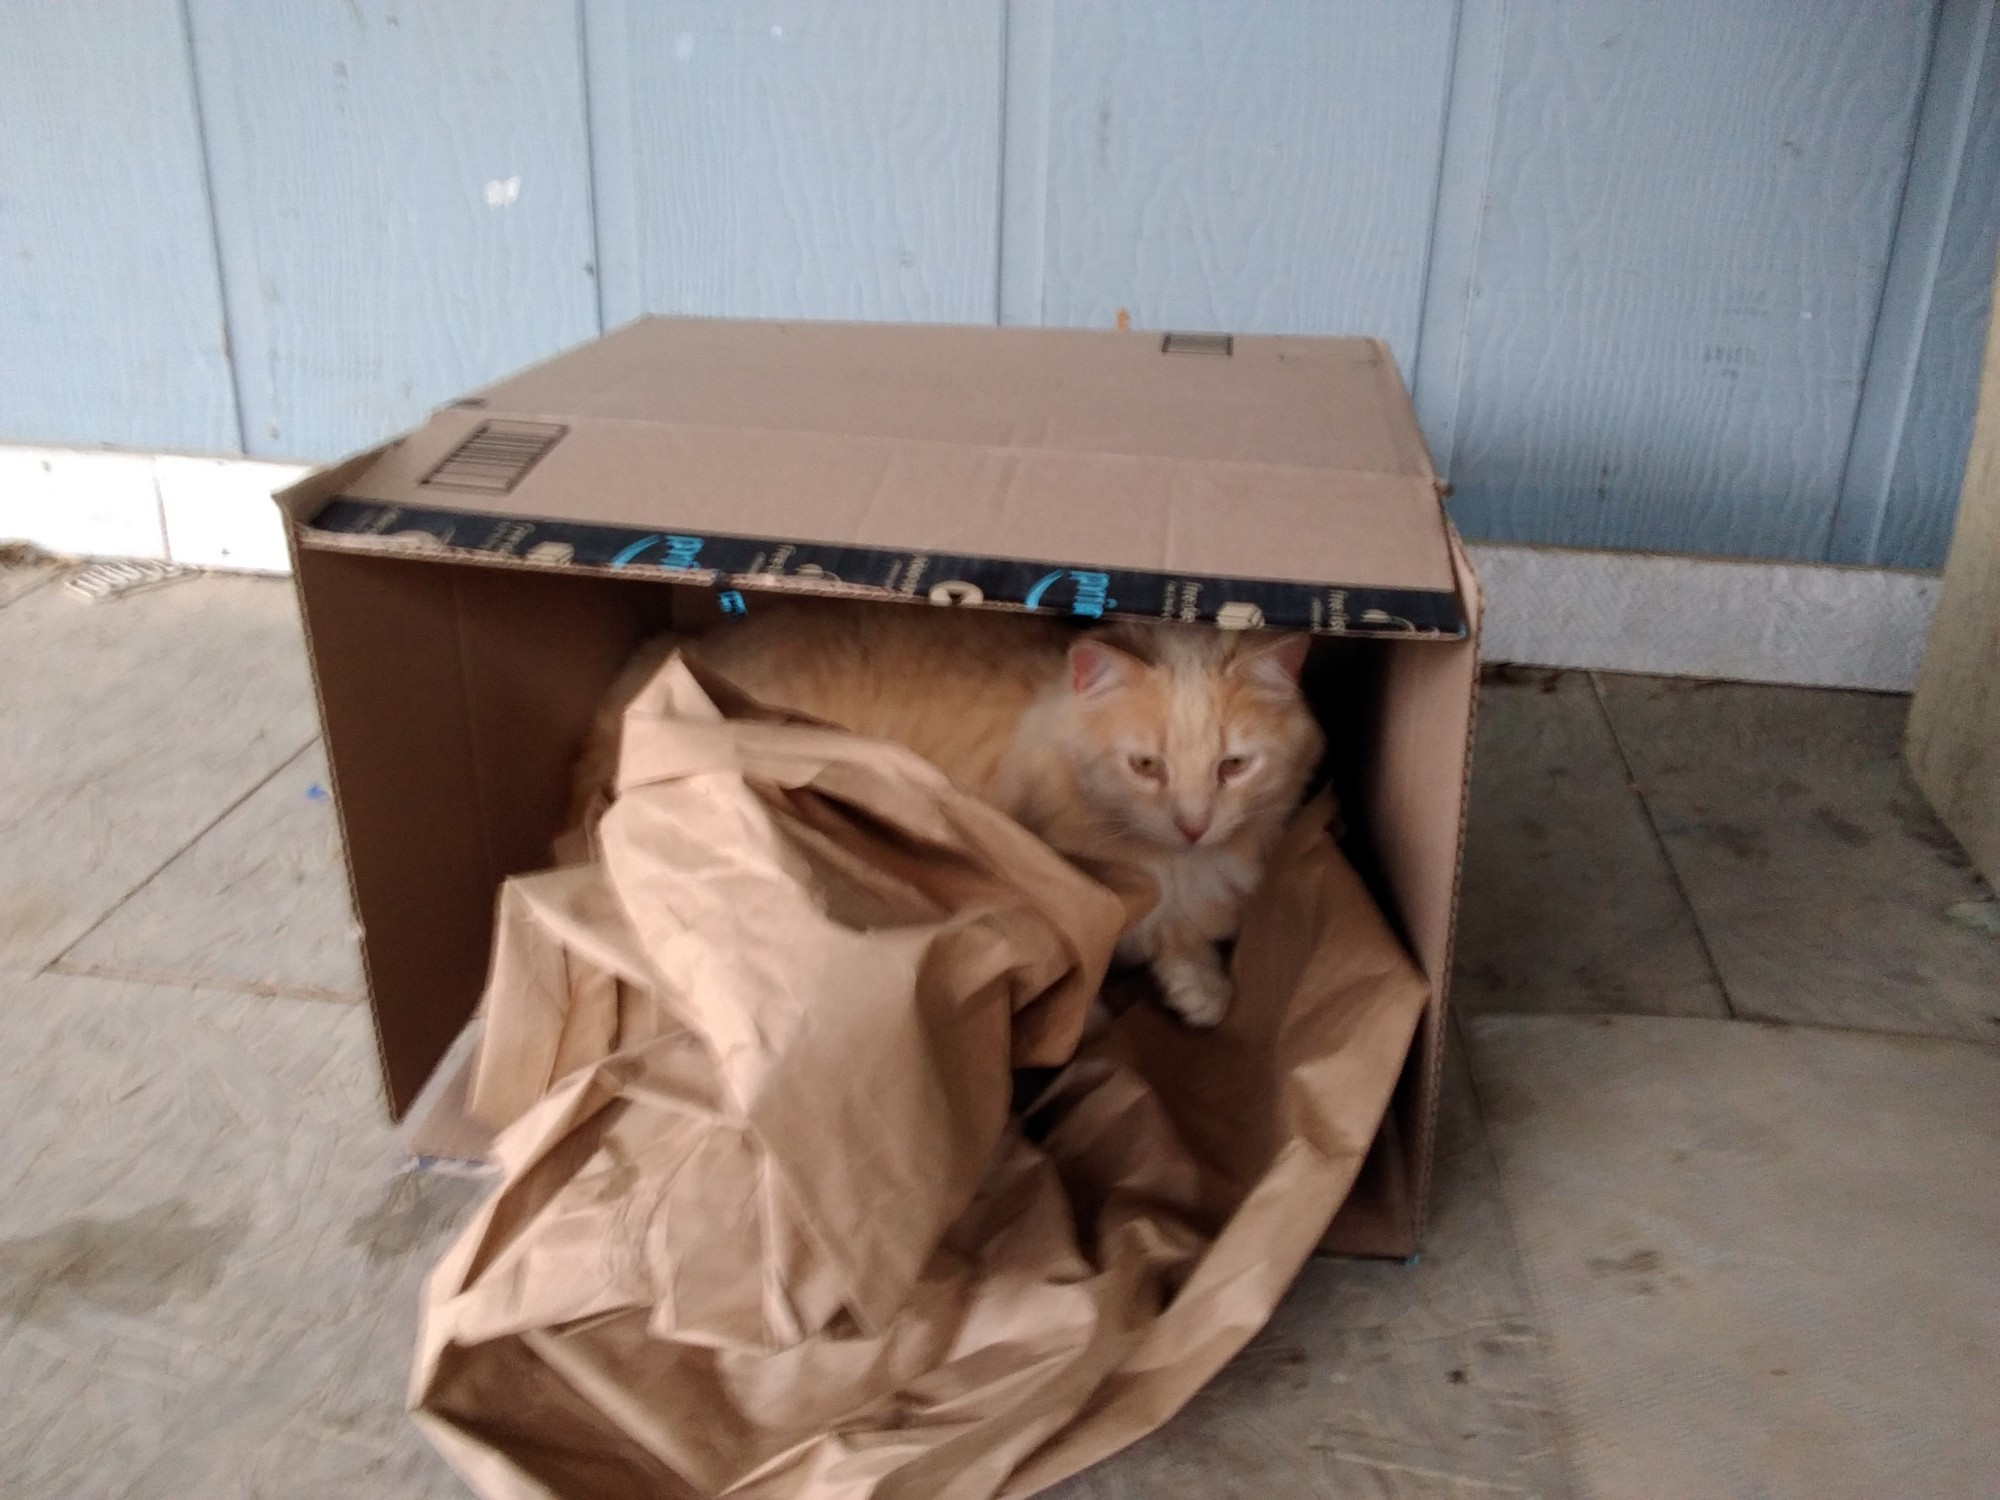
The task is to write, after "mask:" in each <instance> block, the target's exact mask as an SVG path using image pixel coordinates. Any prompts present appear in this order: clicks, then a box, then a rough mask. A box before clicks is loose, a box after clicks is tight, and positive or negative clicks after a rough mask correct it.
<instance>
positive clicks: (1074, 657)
mask: <svg viewBox="0 0 2000 1500" xmlns="http://www.w3.org/2000/svg"><path fill="white" fill-rule="evenodd" d="M1145 670H1146V664H1145V663H1144V662H1142V661H1140V660H1139V658H1138V657H1136V656H1134V655H1132V653H1131V652H1129V651H1120V650H1119V649H1118V648H1117V647H1116V646H1114V645H1112V644H1111V643H1110V642H1109V641H1107V640H1105V639H1103V638H1102V637H1100V636H1094V635H1083V636H1078V637H1077V638H1076V640H1075V641H1074V642H1073V643H1071V645H1070V648H1069V685H1070V687H1071V688H1073V689H1074V690H1075V691H1076V692H1077V693H1079V694H1081V695H1082V696H1084V697H1090V696H1092V695H1094V694H1097V693H1108V692H1111V691H1113V690H1115V689H1117V688H1121V687H1130V686H1131V685H1132V684H1133V683H1135V682H1137V681H1138V680H1139V674H1140V673H1141V672H1144V671H1145Z"/></svg>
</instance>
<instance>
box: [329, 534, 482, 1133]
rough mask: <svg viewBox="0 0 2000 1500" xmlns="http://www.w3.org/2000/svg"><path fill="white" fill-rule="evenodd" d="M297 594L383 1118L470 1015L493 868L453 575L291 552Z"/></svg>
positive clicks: (419, 566) (418, 566)
mask: <svg viewBox="0 0 2000 1500" xmlns="http://www.w3.org/2000/svg"><path fill="white" fill-rule="evenodd" d="M295 564H296V566H297V569H298V573H297V579H298V588H299V596H300V599H301V601H302V604H303V608H304V613H305V623H306V632H307V638H308V641H309V643H310V646H311V651H312V659H313V676H314V681H315V684H316V686H317V688H318V691H319V699H320V713H321V716H322V722H323V725H324V731H325V736H326V748H327V758H328V761H329V764H330V767H331V770H332V775H333V786H334V798H335V802H336V805H337V806H338V808H339V812H340V821H341V832H342V835H343V837H344V839H345V842H346V846H347V865H348V879H349V881H350V884H351V888H352V891H353V897H354V908H355V914H356V916H357V917H358V918H359V919H360V923H361V928H362V958H363V961H364V963H365V965H366V970H367V975H368V991H369V998H370V1004H371V1005H372V1006H373V1007H374V1014H375V1028H376V1035H377V1038H378V1040H379V1042H380V1045H381V1053H382V1068H383V1077H384V1081H385V1083H386V1085H387V1089H388V1096H389V1105H390V1109H391V1111H392V1112H393V1113H394V1114H396V1115H397V1116H400V1115H401V1114H402V1113H403V1111H404V1110H405V1109H407V1108H408V1107H409V1104H410V1101H411V1100H413V1099H414V1098H415V1097H416V1095H417V1091H418V1090H419V1089H420V1088H421V1087H422V1086H423V1082H424V1079H425V1078H426V1077H427V1076H428V1075H429V1073H430V1070H431V1068H432V1067H433V1065H435V1063H436V1062H437V1060H438V1058H439V1057H440V1056H442V1055H443V1053H444V1050H445V1048H446V1047H448V1046H449V1045H450V1043H451V1040H452V1038H453V1037H454V1036H455V1035H457V1033H458V1031H459V1028H460V1027H462V1026H463V1025H464V1024H465V1021H466V1018H467V1017H468V1016H469V1015H471V1013H472V1009H473V1006H474V1005H475V1004H476V1003H477V1001H478V998H479V992H480V987H481V985H482V983H483V980H484V976H485V972H486V948H487V942H488V937H489V933H490V930H491V926H492V913H493V898H494V885H495V881H496V879H497V870H496V867H495V864H494V859H493V854H492V851H491V849H490V848H489V847H488V843H487V838H486V830H485V828H484V827H483V820H482V817H481V811H480V805H479V792H478V780H477V777H476V775H475V774H474V765H473V760H472V739H471V733H470V727H469V724H468V721H467V714H466V707H465V690H464V668H463V663H462V660H461V657H460V652H459V638H458V626H457V606H456V598H455V588H454V581H453V577H452V573H453V570H451V569H448V568H442V567H438V566H436V565H435V564H426V563H423V562H420V561H405V560H402V559H395V558H381V557H360V556H354V555H350V554H343V553H338V552H325V551H319V550H316V549H313V548H305V547H301V548H298V549H296V552H295Z"/></svg>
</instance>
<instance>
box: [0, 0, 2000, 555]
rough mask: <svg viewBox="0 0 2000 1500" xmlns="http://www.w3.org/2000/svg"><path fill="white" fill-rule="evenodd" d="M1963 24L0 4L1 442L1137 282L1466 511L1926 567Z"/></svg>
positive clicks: (437, 384) (1972, 83) (1110, 302)
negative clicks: (1409, 429) (671, 340)
mask: <svg viewBox="0 0 2000 1500" xmlns="http://www.w3.org/2000/svg"><path fill="white" fill-rule="evenodd" d="M1995 8H1996V0H1819V3H1817V4H1815V5H1812V6H1798V5H1792V4H1787V3H1783V0H1759V3H1751V0H1676V3H1674V4H1671V5H1662V4H1646V3H1643V0H1410V3H1405V4H1398V5H1394V6H1390V5H1380V4H1373V3H1366V0H1322V3H1313V4H1308V3H1306V0H1255V3H1241V4H1229V5H1223V4H1218V3H1213V0H1156V3H1151V4H1146V3H1140V0H1122V3H1111V0H1094V3H1092V4H1089V5H1077V4H1068V3H1064V0H871V3H865V4H864V3H854V4H842V5H833V4H826V3H815V0H423V3H417V0H233V3H232V0H186V4H185V5H182V4H177V3H175V0H104V3H102V4H99V5H93V6H88V7H86V6H55V5H44V4H39V3H30V0H0V28H3V29H0V38H3V39H4V46H0V340H4V344H5V349H6V357H5V358H4V359H0V440H16V441H19V440H40V441H71V442H105V443H111V444H114V445H122V446H130V447H138V448H161V447H164V448H194V449H217V450H227V449H231V448H234V447H236V446H237V445H238V440H239V430H238V426H239V414H240V422H241V427H242V432H241V437H242V438H243V440H245V441H246V442H247V446H248V449H249V451H251V452H254V453H259V454H269V455H275V456H296V457H304V458H326V457H331V456H333V455H336V454H338V453H340V452H342V451H344V450H347V449H350V448H352V447H355V446H358V445H360V444H363V443H367V442H371V441H374V440H376V439H378V438H379V437H381V436H383V435H385V434H387V433H390V432H393V431H396V430H398V429H400V428H402V427H404V426H406V425H408V424H409V423H411V422H413V421H415V420H417V419H418V418H420V417H421V415H422V414H423V412H424V411H425V410H426V409H427V408H428V407H429V406H430V405H432V404H434V403H435V402H437V401H439V400H442V399H448V398H449V397H451V396H453V395H456V394H458V393H459V392H461V391H463V390H464V389H466V388H467V387H469V386H471V385H474V384H476V383H478V382H480V381H482V380H485V379H487V378H490V377H493V376H496V375H499V374H501V373H503V372H505V371H508V370H511V369H513V368H516V367H518V366H519V365H521V364H524V363H526V362H528V361H530V360H533V359H535V358H538V357H540V356H543V355H546V354H548V353H550V352H553V351H554V350H556V349H559V348H561V347H564V346H565V345H567V344H570V343H573V342H575V341H577V340H579V339H582V338H586V337H588V336H590V335H591V334H592V333H594V332H596V331H597V329H598V328H599V327H600V326H605V325H607V324H610V323H616V322H621V321H623V320H625V319H627V318H629V317H632V316H634V315H636V314H638V313H641V312H644V311H671V312H703V313H728V314H739V315H786V316H811V317H859V318H894V319H921V320H933V319H935V320H954V321H969V322H983V321H988V320H991V319H994V318H996V317H999V318H1001V319H1003V320H1005V321H1009V322H1049V323H1060V324H1082V325H1098V326H1104V325H1109V324H1111V323H1112V322H1113V321H1114V320H1115V319H1116V318H1117V315H1118V313H1119V311H1120V310H1121V309H1123V310H1126V311H1127V312H1129V314H1130V315H1131V317H1132V318H1133V320H1134V321H1135V322H1137V323H1139V324H1141V325H1155V326H1172V327H1184V328H1204V327H1208V328H1228V329H1238V330H1288V331H1301V332H1346V331H1368V332H1373V333H1378V334H1381V335H1384V336H1385V337H1387V338H1388V339H1389V341H1390V343H1391V345H1392V347H1393V348H1394V349H1395V351H1396V354H1397V357H1398V359H1399V361H1400V362H1401V363H1402V365H1403V367H1404V370H1405V373H1406V374H1408V375H1410V376H1411V377H1412V383H1413V385H1414V386H1415V390H1416V396H1417V401H1418V407H1419V410H1420V412H1421V414H1422V416H1423V417H1424V420H1425V422H1426V425H1427V427H1428V429H1429V431H1430V433H1431V436H1432V439H1433V442H1434V445H1435V446H1436V448H1437V450H1438V454H1439V458H1440V460H1441V461H1442V462H1443V463H1444V464H1445V466H1446V467H1447V469H1448V471H1449V472H1450V473H1451V475H1452V477H1453V478H1454V480H1455V481H1456V483H1457V485H1458V491H1459V493H1458V496H1457V498H1456V500H1455V502H1454V504H1455V509H1456V511H1457V514H1458V517H1459V519H1460V521H1461V524H1462V525H1464V527H1465V529H1466V530H1467V531H1468V532H1469V533H1470V534H1473V535H1475V536H1487V537H1505V538H1515V539H1520V540H1532V541H1542V542H1556V543H1566V544H1571V545H1585V546H1625V547H1649V548H1658V549H1663V550H1687V551H1699V552H1711V553H1732V552H1733V553H1739V554H1749V555H1766V556H1788V557H1802V558H1817V557H1826V556H1831V557H1833V558H1835V559H1836V560H1841V561H1857V562H1873V561H1880V562H1888V563H1893V564H1902V565H1912V566H1930V565H1934V564H1935V563H1936V562H1937V561H1938V560H1939V559H1940V558H1941V557H1942V555H1943V551H1944V548H1945V546H1946V543H1947V540H1948V538H1949V534H1950V527H1951V520H1952V516H1953V513H1954V511H1955V507H1956V499H1957V488H1958V483H1959V478H1960V474H1961V471H1962V467H1963V462H1964V455H1965V449H1966V445H1967V441H1968V437H1969V433H1970V428H1971V418H1972V411H1973V407H1974V404H1975V401H1976V396H1977V383H1978V372H1979V353H1980V347H1981V332H1982V325H1983V320H1984V315H1985V310H1986V307H1987V304H1988V300H1989V297H1990V292H1991V279H1990V278H1991V274H1992V266H1993V253H1994V242H1995V239H1996V237H2000V23H1996V21H1995ZM1933 38H1935V46H1933ZM190 42H191V44H192V54H191V55H190ZM1982 49H1983V50H1982ZM1927 68H1928V71H1927ZM1920 122H1921V123H1920ZM218 266H219V271H218ZM225 309H226V314H227V316H226V318H225ZM232 350H233V356H234V357H233V366H232V358H231V354H232ZM232 376H233V378H234V383H233V387H232Z"/></svg>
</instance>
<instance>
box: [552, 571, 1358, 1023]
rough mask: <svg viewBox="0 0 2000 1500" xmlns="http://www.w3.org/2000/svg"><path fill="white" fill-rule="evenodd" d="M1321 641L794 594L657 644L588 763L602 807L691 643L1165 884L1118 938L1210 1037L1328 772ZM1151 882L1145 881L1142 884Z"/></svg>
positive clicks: (624, 689) (605, 715)
mask: <svg viewBox="0 0 2000 1500" xmlns="http://www.w3.org/2000/svg"><path fill="white" fill-rule="evenodd" d="M1306 645H1307V641H1306V638H1305V637H1303V636H1298V635H1270V634H1261V633H1259V634H1242V633H1225V632H1222V631H1218V630H1215V629H1213V628H1210V627H1206V626H1171V625H1162V626H1127V625H1120V626H1112V627H1109V628H1106V629H1101V630H1092V631H1090V632H1089V633H1087V634H1081V635H1079V634H1077V633H1076V632H1074V631H1073V630H1070V629H1066V628H1064V627H1063V626H1061V625H1059V624H1056V623H1054V622H1052V621H1048V620H1041V619H1034V618H1028V617H1023V616H1018V615H1002V614H995V613H989V612H983V611H970V610H953V611H949V612H947V611H943V610H938V609H918V608H913V607H873V608H861V609H855V608H839V607H826V606H823V605H814V604H810V603H803V602H794V603H784V604H775V605H770V606H767V607H765V608H764V609H762V610H760V611H759V612H758V613H756V614H753V615H752V616H750V617H749V618H748V619H745V620H740V621H732V622H728V623H725V624H722V625H719V626H716V627H714V628H713V629H712V630H711V631H710V632H708V633H707V634H705V635H703V636H701V637H699V638H697V639H695V640H693V641H688V640H685V639H674V638H665V639H662V640H659V641H656V642H653V643H652V644H650V645H649V646H648V647H646V648H645V649H643V650H642V651H641V652H640V654H639V656H638V657H637V658H636V659H635V660H634V662H633V663H632V665H631V666H630V667H628V668H627V669H626V672H625V674H624V675H623V676H622V677H621V678H620V679H619V683H618V685H617V686H616V687H614V688H613V690H612V692H611V694H610V696H609V698H608V700H607V702H606V705H605V708H604V710H603V712H602V714H601V715H600V717H599V721H598V724H597V727H596V729H595V731H594V732H593V736H592V741H591V744H590V745H589V746H588V747H587V748H586V752H585V755H584V760H583V764H582V766H581V767H580V769H579V787H578V791H579V797H580V802H579V806H586V805H589V803H590V801H591V799H593V798H599V799H601V797H602V795H603V789H604V788H605V787H606V786H608V784H609V782H610V779H611V772H612V768H613V766H614V765H615V762H616V753H617V732H618V720H619V715H621V714H622V713H623V711H624V707H625V705H626V704H627V703H628V702H630V701H631V699H632V697H633V696H634V694H636V693H637V692H638V690H639V688H640V687H641V686H642V685H643V684H644V683H645V681H646V679H647V678H648V677H650V676H651V675H652V673H653V671H654V670H655V669H657V667H658V666H659V664H660V662H661V661H662V660H663V659H664V658H665V656H666V655H667V654H668V653H669V652H670V651H671V650H673V649H674V648H675V647H676V646H685V647H687V649H688V650H689V652H690V654H691V655H693V656H694V657H696V658H697V659H698V660H699V661H701V662H702V663H703V664H704V665H706V666H707V667H709V668H711V669H712V670H714V671H715V672H717V673H719V674H720V675H721V676H723V677H725V678H727V679H728V680H729V681H730V682H732V683H734V684H735V685H736V686H738V687H740V688H741V689H743V691H745V692H746V693H748V694H750V696H752V697H753V698H756V699H758V700H760V701H762V702H764V703H768V704H771V705H772V706H774V707H778V708H785V709H790V710H793V711H795V712H799V713H805V714H810V715H812V716H813V717H815V718H819V719H824V720H826V721H828V722H830V723H833V724H838V725H840V726H841V727H843V728H846V729H849V730H852V731H854V732H855V733H857V734H863V735H868V736H870V737H871V738H877V739H888V740H896V741H899V742H901V743H902V744H904V745H907V746H909V747H910V748H911V749H913V750H915V751H916V752H917V753H918V754H920V755H922V756H924V757H925V758H926V759H928V760H930V761H931V762H932V763H933V764H935V765H936V766H938V767H939V768H940V769H941V770H943V771H944V772H945V774H947V775H948V776H950V777H951V778H952V779H953V780H954V781H955V782H957V783H958V784H959V785H960V786H961V787H963V788H965V789H966V790H967V791H970V792H972V793H974V794H976V795H978V796H980V797H983V798H985V799H986V800H987V801H989V802H992V803H993V804H995V805H996V806H998V807H1000V808H1001V809H1003V810H1004V811H1006V812H1007V813H1009V814H1011V815H1012V816H1013V817H1014V818H1016V819H1017V820H1018V821H1019V822H1021V823H1022V824H1024V825H1025V826H1026V827H1028V828H1030V829H1032V830H1033V831H1034V832H1036V833H1038V834H1040V835H1041V836H1042V838H1044V839H1045V840H1047V841H1048V842H1049V843H1050V844H1052V845H1053V846H1054V847H1055V848H1057V849H1059V850H1061V851H1062V852H1063V853H1064V854H1067V855H1069V856H1070V857H1071V858H1073V859H1075V860H1076V861H1077V862H1078V863H1079V864H1081V865H1083V866H1085V867H1086V868H1088V869H1090V870H1092V871H1093V872H1094V873H1097V874H1099V875H1100V876H1101V877H1102V878H1104V879H1106V881H1107V883H1109V884H1111V885H1112V886H1113V887H1114V888H1117V889H1126V890H1129V889H1132V888H1133V886H1134V885H1135V883H1137V884H1140V885H1144V884H1145V883H1148V882H1149V883H1150V885H1151V887H1152V888H1154V889H1156V890H1157V891H1158V893H1159V897H1158V900H1157V901H1155V902H1154V903H1153V904H1152V905H1151V908H1150V910H1147V911H1146V912H1145V914H1144V915H1143V916H1142V917H1141V918H1140V919H1139V920H1137V921H1136V922H1135V923H1133V925H1131V926H1130V927H1129V928H1128V929H1127V930H1126V932H1125V934H1124V936H1123V937H1122V938H1121V940H1120V942H1119V948H1118V953H1119V957H1120V958H1121V959H1124V960H1125V961H1127V962H1144V963H1146V964H1148V965H1150V966H1151V968H1152V972H1153V975H1154V977H1155V978H1156V979H1157V980H1158V982H1159V987H1160V991H1161V994H1162V995H1163V996H1164V998H1165V999H1166V1002H1167V1004H1168V1005H1169V1006H1171V1007H1172V1008H1173V1010H1174V1011H1175V1012H1176V1013H1178V1014H1179V1015H1180V1016H1181V1017H1182V1018H1183V1019H1184V1020H1185V1021H1186V1022H1187V1023H1188V1024H1189V1025H1191V1026H1213V1025H1215V1024H1216V1023H1217V1022H1219V1021H1220V1020H1221V1019H1222V1018H1223V1016H1224V1015H1225V1014H1226V1013H1227V1011H1228V1009H1229V1002H1230V999H1231V988H1230V982H1229V976H1228V975H1227V973H1225V972H1224V970H1223V967H1222V963H1221V959H1220V958H1219V956H1218V955H1217V953H1216V949H1215V945H1216V943H1217V942H1219V941H1221V940H1223V939H1226V938H1229V937H1232V936H1234V935H1235V932H1236V927H1237V922H1238V918H1239V914H1240V911H1241V907H1242V903H1243V900H1244V898H1245V897H1246V896H1247V895H1249V893H1250V891H1251V890H1252V889H1253V888H1254V887H1255V886H1256V884H1257V882H1258V880H1259V879H1260V878H1261V876H1262V874H1263V867H1264V862H1265V860H1266V858H1267V857H1268V856H1269V854H1270V851H1271V847H1272V844H1273V843H1274V841H1275V840H1276V838H1277V836H1278V834H1279V832H1280V830H1281V829H1282V828H1283V827H1284V824H1285V822H1286V820H1287V819H1288V818H1289V817H1290V815H1291V814H1292V812H1293V811H1294V810H1295V809H1296V808H1297V806H1298V803H1299V799H1300V796H1301V794H1302V793H1303V791H1304V788H1305V785H1306V781H1307V779H1308V778H1309V777H1310V776H1311V774H1312V771H1313V768H1314V766H1315V765H1316V764H1317V762H1318V760H1319V755H1320V751H1321V748H1322V745H1323V740H1322V737H1321V734H1320V731H1319V726H1318V725H1317V724H1316V723H1315V722H1314V720H1313V717H1312V714H1311V712H1310V711H1309V710H1308V709H1307V708H1306V705H1305V701H1304V699H1303V698H1302V697H1301V696H1300V694H1299V689H1298V675H1299V669H1300V667H1301V665H1302V664H1303V662H1304V660H1305V654H1306ZM1135 877H1136V881H1135Z"/></svg>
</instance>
